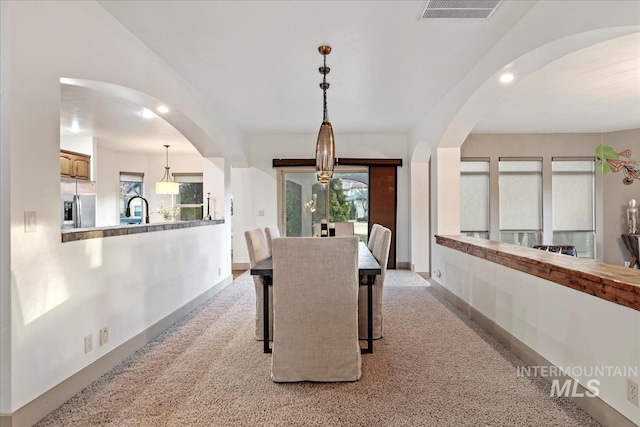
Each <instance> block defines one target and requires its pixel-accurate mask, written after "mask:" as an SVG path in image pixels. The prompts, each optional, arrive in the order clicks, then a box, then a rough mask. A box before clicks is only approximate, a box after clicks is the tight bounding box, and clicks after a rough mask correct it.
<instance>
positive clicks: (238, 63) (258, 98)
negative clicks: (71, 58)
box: [61, 1, 640, 151]
mask: <svg viewBox="0 0 640 427" xmlns="http://www.w3.org/2000/svg"><path fill="white" fill-rule="evenodd" d="M534 3H535V2H529V1H517V2H502V3H501V4H500V5H499V6H498V8H497V9H496V10H495V12H494V13H493V14H492V16H491V18H490V19H489V20H420V19H418V18H419V17H420V14H421V12H422V10H423V8H424V5H425V2H424V1H393V2H391V1H304V2H293V1H181V2H177V1H145V2H140V1H118V2H113V1H100V4H101V5H102V6H103V7H104V8H105V9H106V10H107V11H108V12H109V13H111V14H112V15H113V16H114V17H115V18H116V19H117V20H119V21H120V22H121V23H122V24H123V25H124V26H125V27H126V28H128V29H129V30H130V31H131V32H132V33H133V34H134V35H135V36H136V37H137V38H139V39H140V40H142V41H143V42H144V43H145V44H146V45H147V46H149V47H150V48H151V49H152V50H153V51H155V52H156V53H157V54H158V55H159V56H160V57H161V58H162V59H163V60H164V61H165V62H166V63H167V64H169V65H170V66H171V67H172V68H174V69H175V70H176V71H177V72H178V73H179V74H181V75H182V76H183V77H184V78H185V79H186V80H187V81H188V82H189V83H190V84H191V85H193V86H194V87H195V88H196V89H197V90H198V91H200V92H201V93H202V94H204V95H205V96H206V97H207V98H208V99H209V100H210V102H211V104H212V105H214V106H215V107H216V108H218V109H219V110H220V111H223V112H224V113H225V114H226V115H227V119H228V120H229V121H231V122H232V123H233V124H235V125H236V126H237V127H238V128H239V129H240V130H241V131H243V132H245V133H247V134H258V133H314V132H317V130H318V127H319V125H320V121H321V119H322V91H321V90H320V88H319V87H318V84H319V83H320V82H321V81H322V75H321V74H320V73H319V72H318V67H319V66H321V65H322V56H321V55H320V54H319V53H318V51H317V47H318V46H319V45H321V44H329V45H331V46H332V48H333V50H332V52H331V54H330V55H328V57H327V65H328V66H329V67H330V68H331V72H330V73H329V75H328V76H327V81H328V82H329V83H330V84H331V87H330V89H329V91H328V93H327V97H328V109H329V117H330V120H331V121H332V123H333V126H334V130H335V132H336V134H338V135H339V134H340V133H408V132H409V131H410V130H411V129H412V128H413V127H414V126H415V125H416V124H417V123H418V122H419V121H420V119H422V118H423V117H424V115H425V114H426V113H427V112H428V111H429V109H430V108H431V107H433V106H434V105H435V104H436V103H437V102H438V101H439V100H440V99H441V98H442V97H443V96H444V95H445V94H446V93H447V92H448V91H450V90H451V89H452V88H453V87H454V86H455V84H457V83H458V82H459V81H460V80H461V79H462V78H463V77H464V76H465V75H466V74H467V73H468V72H469V70H470V69H471V68H472V67H473V66H474V65H475V64H476V63H477V62H478V61H479V60H480V59H481V58H482V57H483V56H484V55H485V54H487V52H488V51H489V50H490V49H491V48H492V47H493V46H494V44H495V43H497V42H498V41H499V40H500V38H501V37H502V36H503V35H504V34H505V33H506V32H507V31H508V30H509V29H510V28H511V27H512V26H513V25H514V24H515V23H516V22H517V21H518V20H519V19H520V18H521V17H522V16H523V15H525V14H526V13H527V12H528V11H529V10H530V8H531V7H532V6H533V5H534ZM81 89H82V88H64V87H63V105H62V108H63V116H65V115H66V116H69V112H68V111H67V109H68V108H69V106H73V108H75V113H74V114H76V115H79V116H82V115H84V114H85V109H86V110H87V111H92V113H91V114H93V117H92V126H93V127H94V129H93V130H94V131H95V134H96V135H97V136H100V134H103V135H106V136H104V137H105V138H107V136H108V139H110V140H112V141H114V143H115V141H116V140H117V139H119V138H117V137H116V136H117V135H118V134H119V135H121V136H122V138H121V139H122V140H121V141H120V142H118V143H119V144H121V147H129V148H128V149H127V150H128V151H133V150H134V148H132V147H142V146H146V147H148V149H151V147H153V146H158V147H159V150H162V144H164V143H169V144H172V145H173V144H177V147H179V146H180V145H179V142H178V139H179V134H178V135H176V133H177V132H175V131H174V132H172V131H171V130H169V129H167V128H166V127H165V126H163V125H161V124H160V123H159V122H160V121H161V120H157V122H156V121H149V120H147V121H143V120H144V119H142V117H141V116H139V115H138V114H137V111H136V109H135V106H129V107H127V108H125V107H123V108H122V109H121V111H118V110H120V108H119V107H118V103H117V101H115V100H111V101H108V105H109V107H105V108H108V111H100V110H99V109H100V108H102V107H99V106H98V105H94V106H93V107H91V105H92V101H91V99H92V97H91V95H88V94H87V93H86V91H87V90H90V89H84V90H81ZM83 92H84V93H83ZM65 93H66V94H65ZM77 98H80V99H81V100H78V99H77ZM100 98H101V96H100V95H97V96H96V99H95V101H96V102H95V104H100V103H101V102H103V101H104V99H100ZM82 102H84V107H83V108H80V107H81V103H82ZM123 102H124V101H123ZM123 105H124V104H123ZM105 113H108V114H105ZM86 114H89V113H86ZM98 117H100V120H98V119H97V118H98ZM61 125H62V126H64V122H61ZM165 125H166V126H169V125H167V124H166V123H165ZM67 126H70V125H67ZM81 127H82V125H81ZM637 127H640V35H638V34H635V35H632V36H626V37H623V38H620V39H617V40H612V41H609V42H606V43H602V44H601V45H597V46H594V47H591V48H589V49H585V50H584V51H581V52H577V53H574V54H572V55H569V56H567V57H565V58H562V59H560V60H559V61H556V62H555V63H552V64H550V65H549V66H547V67H545V68H544V69H542V70H540V71H538V72H537V73H535V74H534V75H532V76H530V77H529V78H527V79H524V80H523V81H517V80H516V81H515V82H514V83H513V88H512V89H511V90H510V91H508V92H507V94H506V95H505V96H503V97H502V98H501V99H500V100H499V101H498V103H497V104H496V105H495V107H494V108H492V109H491V110H490V112H489V114H487V116H486V117H484V118H483V119H482V120H481V122H480V123H478V125H477V126H476V128H475V129H474V132H482V133H487V132H605V131H611V130H620V129H628V128H637ZM63 131H64V130H63ZM160 141H166V142H160ZM172 149H173V148H172Z"/></svg>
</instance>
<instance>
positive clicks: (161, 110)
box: [156, 105, 169, 114]
mask: <svg viewBox="0 0 640 427" xmlns="http://www.w3.org/2000/svg"><path fill="white" fill-rule="evenodd" d="M156 111H157V112H158V113H161V114H165V113H168V112H169V107H167V106H166V105H159V106H158V108H156Z"/></svg>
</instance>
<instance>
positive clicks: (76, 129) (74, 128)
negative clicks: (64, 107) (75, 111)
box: [69, 120, 82, 133]
mask: <svg viewBox="0 0 640 427" xmlns="http://www.w3.org/2000/svg"><path fill="white" fill-rule="evenodd" d="M69 130H70V131H71V132H73V133H80V132H82V129H80V125H78V122H77V121H75V120H74V121H73V123H72V124H71V127H70V128H69Z"/></svg>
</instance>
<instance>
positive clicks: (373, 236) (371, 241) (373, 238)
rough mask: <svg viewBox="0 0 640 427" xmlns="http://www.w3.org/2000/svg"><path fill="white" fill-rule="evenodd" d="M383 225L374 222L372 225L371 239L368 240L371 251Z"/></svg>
mask: <svg viewBox="0 0 640 427" xmlns="http://www.w3.org/2000/svg"><path fill="white" fill-rule="evenodd" d="M380 227H382V226H381V225H380V224H373V225H372V226H371V233H369V241H368V242H367V247H368V248H369V250H370V251H372V250H373V245H374V244H375V242H376V236H377V235H378V229H379V228H380Z"/></svg>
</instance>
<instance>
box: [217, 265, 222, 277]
mask: <svg viewBox="0 0 640 427" xmlns="http://www.w3.org/2000/svg"><path fill="white" fill-rule="evenodd" d="M221 274H222V268H220V267H218V276H220V275H221Z"/></svg>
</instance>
